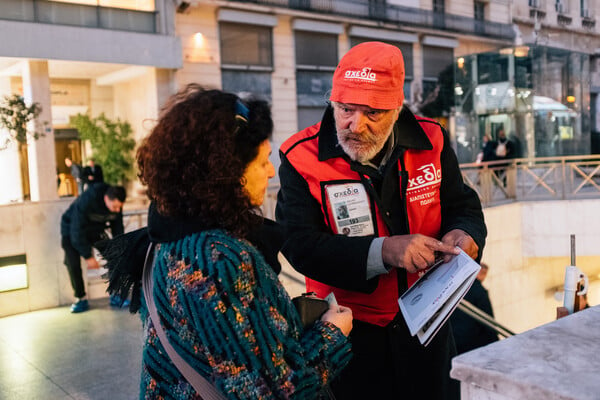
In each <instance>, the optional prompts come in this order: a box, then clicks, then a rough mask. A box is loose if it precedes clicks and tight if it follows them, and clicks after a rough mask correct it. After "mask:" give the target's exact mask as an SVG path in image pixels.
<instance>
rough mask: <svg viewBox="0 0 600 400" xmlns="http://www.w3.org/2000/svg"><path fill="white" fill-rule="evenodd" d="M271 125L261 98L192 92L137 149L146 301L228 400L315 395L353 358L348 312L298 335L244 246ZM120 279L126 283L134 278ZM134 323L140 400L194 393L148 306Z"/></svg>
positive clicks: (273, 279)
mask: <svg viewBox="0 0 600 400" xmlns="http://www.w3.org/2000/svg"><path fill="white" fill-rule="evenodd" d="M272 129H273V123H272V120H271V116H270V110H269V108H268V105H267V103H266V102H264V101H259V100H247V101H242V100H241V99H240V98H238V97H237V96H235V95H233V94H229V93H224V92H221V91H218V90H204V89H202V88H201V87H199V86H197V85H189V86H188V87H186V88H185V89H184V90H182V91H181V92H180V93H178V94H177V95H175V96H173V97H172V98H171V100H170V101H169V103H168V104H167V105H166V107H165V108H164V110H163V112H162V114H161V117H160V119H159V121H158V124H157V125H156V127H155V128H154V129H153V131H152V133H151V134H150V135H149V136H148V137H147V139H146V140H145V141H144V142H143V144H142V146H141V147H140V148H139V150H138V154H137V159H138V164H139V171H140V173H139V174H140V178H141V180H142V182H143V183H145V184H147V187H148V196H149V197H150V199H151V201H152V203H151V206H150V210H149V215H148V231H147V234H148V237H149V239H150V241H151V242H152V243H153V244H155V252H154V263H153V275H152V277H151V280H152V283H153V286H154V288H153V289H152V293H148V294H149V295H151V296H152V299H153V301H154V303H155V305H156V308H157V311H158V315H159V320H160V324H161V326H162V327H163V328H164V331H166V336H167V337H168V341H169V343H170V344H171V345H172V346H173V348H175V349H176V351H177V353H178V354H179V356H181V357H182V358H183V359H184V360H185V362H186V363H187V364H189V365H190V366H191V367H192V368H193V370H195V371H196V372H197V373H199V374H200V375H201V376H203V377H204V378H206V379H207V380H208V381H209V382H210V383H211V384H212V385H213V386H214V387H215V388H216V389H217V390H218V391H219V392H220V393H222V394H223V395H224V396H225V397H227V398H230V399H287V398H290V399H315V398H318V397H319V396H320V395H322V394H323V393H324V392H325V390H326V388H327V385H328V383H329V382H330V381H331V379H332V378H333V377H335V376H337V375H338V373H339V372H340V370H341V369H342V368H343V367H344V366H345V365H346V364H347V362H348V360H349V358H350V344H349V342H348V340H347V335H348V334H349V332H350V330H351V329H352V314H351V311H350V309H348V308H346V307H339V308H338V307H337V306H336V307H333V306H332V307H330V309H329V310H328V311H327V312H326V313H325V314H324V315H323V316H322V318H321V319H320V320H319V321H317V322H316V323H314V325H312V326H311V327H309V328H308V329H306V330H305V329H303V327H302V323H301V320H300V317H299V315H298V312H297V311H296V309H295V308H294V306H293V304H292V302H291V301H290V298H289V296H288V294H287V293H286V292H285V289H284V288H283V287H282V285H281V284H280V282H279V281H278V279H277V276H276V275H275V273H274V271H273V270H272V268H271V267H269V265H267V263H266V262H265V259H264V258H263V255H262V254H261V253H260V252H259V251H258V250H257V248H256V247H255V246H254V245H253V244H251V242H252V239H251V236H252V232H255V231H256V228H257V225H259V224H261V223H262V218H260V217H258V216H257V213H256V211H257V209H258V207H259V206H260V205H261V204H262V203H263V198H264V195H265V192H266V188H267V182H268V179H269V178H272V177H273V176H274V175H275V170H274V167H273V165H272V164H271V162H270V161H269V155H270V153H271V146H270V143H269V138H270V136H271V132H272ZM248 239H250V240H248ZM141 242H144V241H143V240H142V241H141ZM129 244H130V246H131V245H132V244H131V242H130V243H129ZM138 244H139V243H138ZM139 247H143V246H139ZM117 275H118V272H116V270H115V269H114V268H113V269H111V286H110V287H109V291H113V292H119V293H121V294H122V295H123V296H122V297H123V298H126V297H127V296H126V295H125V294H126V293H124V292H123V287H124V286H127V285H123V279H122V276H121V281H120V282H118V283H117V281H118V279H117V278H118V276H117ZM128 279H129V280H128V282H129V286H131V282H132V281H135V280H136V279H137V278H131V277H128ZM127 290H129V288H127ZM148 294H146V295H148ZM133 296H134V297H136V290H135V288H134V290H133ZM135 304H137V306H138V307H139V301H138V302H135V301H132V306H133V307H134V308H130V309H132V310H133V309H135V307H136V305H135ZM142 320H143V322H144V329H145V339H144V348H143V361H142V377H141V388H140V389H141V391H140V398H141V399H159V398H160V399H198V398H200V397H199V396H202V393H200V394H199V393H197V392H196V391H195V390H194V388H193V387H192V386H191V385H190V383H189V382H187V381H186V379H185V378H184V376H183V375H182V374H181V373H180V372H179V370H178V369H177V368H176V367H175V364H174V363H173V361H172V360H171V359H170V357H169V356H168V355H167V353H166V352H165V349H164V347H163V345H162V343H161V340H160V339H159V337H158V336H157V333H156V328H155V325H156V324H157V321H155V320H153V319H152V320H151V319H149V317H148V312H147V311H146V308H145V304H144V306H142Z"/></svg>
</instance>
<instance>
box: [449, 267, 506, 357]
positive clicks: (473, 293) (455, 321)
mask: <svg viewBox="0 0 600 400" xmlns="http://www.w3.org/2000/svg"><path fill="white" fill-rule="evenodd" d="M488 269H489V268H488V266H487V264H484V263H481V270H480V271H479V274H477V279H475V281H474V282H473V285H472V286H471V288H470V289H469V291H468V292H467V294H466V295H465V297H464V299H465V300H467V301H468V302H469V303H471V304H473V305H474V306H475V307H477V308H479V309H480V310H481V311H483V312H485V313H486V314H488V315H489V316H490V317H494V311H493V309H492V303H491V302H490V297H489V294H488V291H487V289H486V288H485V287H483V285H482V283H483V280H484V279H485V277H486V276H487V273H488ZM450 324H451V325H452V333H453V334H454V341H455V343H456V351H457V353H458V354H462V353H465V352H467V351H471V350H473V349H476V348H478V347H482V346H485V345H488V344H490V343H493V342H495V341H497V340H498V334H497V333H496V331H494V330H493V329H492V328H490V327H488V326H487V325H484V324H483V323H481V322H479V321H477V320H476V319H474V318H473V317H471V316H470V315H467V314H466V313H464V312H463V311H461V310H460V309H458V310H456V311H455V312H454V313H453V314H452V316H451V317H450Z"/></svg>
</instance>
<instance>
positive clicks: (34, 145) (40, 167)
mask: <svg viewBox="0 0 600 400" xmlns="http://www.w3.org/2000/svg"><path fill="white" fill-rule="evenodd" d="M23 97H24V98H25V102H26V103H27V104H32V103H39V104H40V106H41V107H42V112H41V113H40V115H39V116H38V118H37V121H34V122H32V123H31V126H30V129H35V130H36V132H43V133H44V136H41V137H40V138H39V139H38V140H33V139H30V140H29V143H28V146H27V147H28V149H27V154H28V157H29V184H30V190H31V200H32V201H44V200H55V199H58V191H57V190H56V153H55V150H54V132H53V130H52V110H51V107H52V106H51V102H50V77H49V75H48V62H47V61H31V60H30V61H27V62H25V63H24V64H23ZM43 122H47V125H45V126H44V125H43Z"/></svg>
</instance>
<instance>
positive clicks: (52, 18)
mask: <svg viewBox="0 0 600 400" xmlns="http://www.w3.org/2000/svg"><path fill="white" fill-rule="evenodd" d="M0 20H12V21H21V22H37V23H44V24H55V25H66V26H78V27H86V28H101V29H110V30H120V31H129V32H139V33H157V29H156V12H148V11H137V10H126V9H120V8H111V7H100V6H89V5H83V4H70V3H60V2H54V1H47V0H2V1H0Z"/></svg>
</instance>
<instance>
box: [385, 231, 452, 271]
mask: <svg viewBox="0 0 600 400" xmlns="http://www.w3.org/2000/svg"><path fill="white" fill-rule="evenodd" d="M461 232H462V231H461ZM449 233H450V232H449ZM436 252H438V253H443V254H444V259H445V258H446V257H448V259H450V257H452V256H454V255H456V254H458V253H459V251H458V249H457V248H456V246H455V245H454V244H447V243H446V242H444V243H442V242H440V241H439V240H437V239H434V238H431V237H429V236H425V235H421V234H415V235H399V236H390V237H387V238H385V239H384V240H383V246H382V249H381V253H382V256H383V262H384V263H386V264H388V265H391V266H393V267H396V268H404V269H406V270H407V271H408V272H411V273H414V272H417V271H419V270H421V269H426V268H428V267H429V266H431V265H432V264H433V263H434V262H435V258H436V254H435V253H436Z"/></svg>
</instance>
